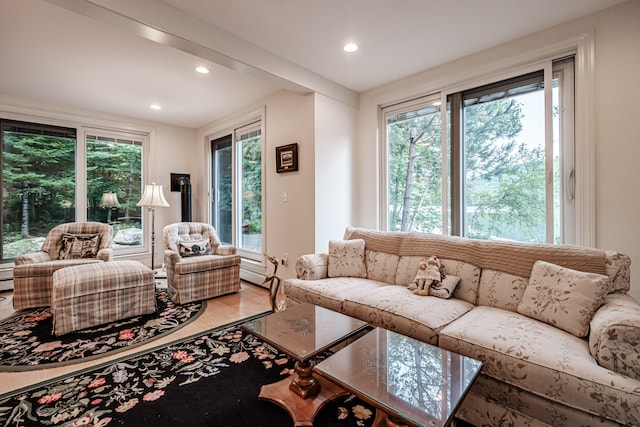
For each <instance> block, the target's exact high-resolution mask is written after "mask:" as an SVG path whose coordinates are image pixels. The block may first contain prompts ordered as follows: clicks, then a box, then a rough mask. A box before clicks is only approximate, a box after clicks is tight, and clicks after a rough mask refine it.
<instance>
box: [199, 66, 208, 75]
mask: <svg viewBox="0 0 640 427" xmlns="http://www.w3.org/2000/svg"><path fill="white" fill-rule="evenodd" d="M196 71H197V72H199V73H200V74H209V69H208V68H207V67H196Z"/></svg>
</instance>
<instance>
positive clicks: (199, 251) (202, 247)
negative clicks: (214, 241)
mask: <svg viewBox="0 0 640 427" xmlns="http://www.w3.org/2000/svg"><path fill="white" fill-rule="evenodd" d="M178 252H179V253H180V256H181V257H183V258H184V257H189V256H199V255H209V254H210V253H211V242H210V241H209V239H202V240H180V241H179V242H178Z"/></svg>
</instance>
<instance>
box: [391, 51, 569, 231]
mask: <svg viewBox="0 0 640 427" xmlns="http://www.w3.org/2000/svg"><path fill="white" fill-rule="evenodd" d="M573 94H574V92H573V61H572V59H563V60H560V61H555V62H553V63H551V62H550V63H549V64H548V65H546V66H543V67H541V69H540V70H537V71H532V72H530V73H527V74H523V75H520V76H516V77H513V78H510V79H506V80H501V81H498V82H495V83H491V84H487V85H483V86H481V87H475V88H470V89H467V90H463V91H458V92H453V93H446V97H443V96H442V94H436V95H434V96H431V97H424V98H421V99H418V100H414V101H411V102H406V103H402V104H399V105H394V106H390V107H387V108H385V109H383V113H384V114H383V117H384V120H385V141H386V145H385V148H386V151H387V159H388V160H387V161H388V163H387V167H386V181H387V185H386V187H387V192H386V209H385V212H384V214H386V219H387V227H388V229H389V230H398V231H412V230H413V231H428V232H436V233H440V232H446V233H450V234H454V235H461V236H466V237H473V238H480V239H508V240H516V241H526V242H549V243H552V242H555V243H559V242H566V243H573V242H574V240H575V234H574V233H573V221H574V215H575V213H574V207H573V184H574V180H573V179H574V173H573V171H574V166H573V164H574V154H573V153H574V146H573V126H574V123H573ZM443 98H446V100H447V102H446V108H442V106H441V105H440V101H441V100H442V99H443Z"/></svg>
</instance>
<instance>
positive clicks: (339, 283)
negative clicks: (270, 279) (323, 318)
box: [283, 277, 388, 312]
mask: <svg viewBox="0 0 640 427" xmlns="http://www.w3.org/2000/svg"><path fill="white" fill-rule="evenodd" d="M283 286H284V293H285V294H286V295H287V296H288V297H291V298H293V299H295V300H298V301H303V302H308V303H311V304H314V305H319V306H321V307H326V308H328V309H331V310H333V311H337V312H343V303H344V300H345V299H346V298H348V297H352V296H356V295H360V294H362V293H368V292H371V291H373V290H375V289H378V288H381V287H383V286H388V285H387V284H386V283H383V282H377V281H374V280H369V279H362V278H357V277H334V278H328V279H321V280H302V279H287V280H285V281H284V282H283Z"/></svg>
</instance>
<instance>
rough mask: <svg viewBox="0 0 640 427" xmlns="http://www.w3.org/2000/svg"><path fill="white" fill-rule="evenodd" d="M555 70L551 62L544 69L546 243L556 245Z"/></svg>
mask: <svg viewBox="0 0 640 427" xmlns="http://www.w3.org/2000/svg"><path fill="white" fill-rule="evenodd" d="M552 91H553V69H552V64H551V62H549V63H547V64H546V65H545V67H544V125H545V129H544V137H545V156H544V157H545V176H546V185H545V195H546V200H545V202H546V227H545V228H546V241H547V243H554V235H555V233H554V194H553V193H554V191H553V190H554V188H553V172H554V171H553V160H554V159H553V157H554V156H553V92H552Z"/></svg>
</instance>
